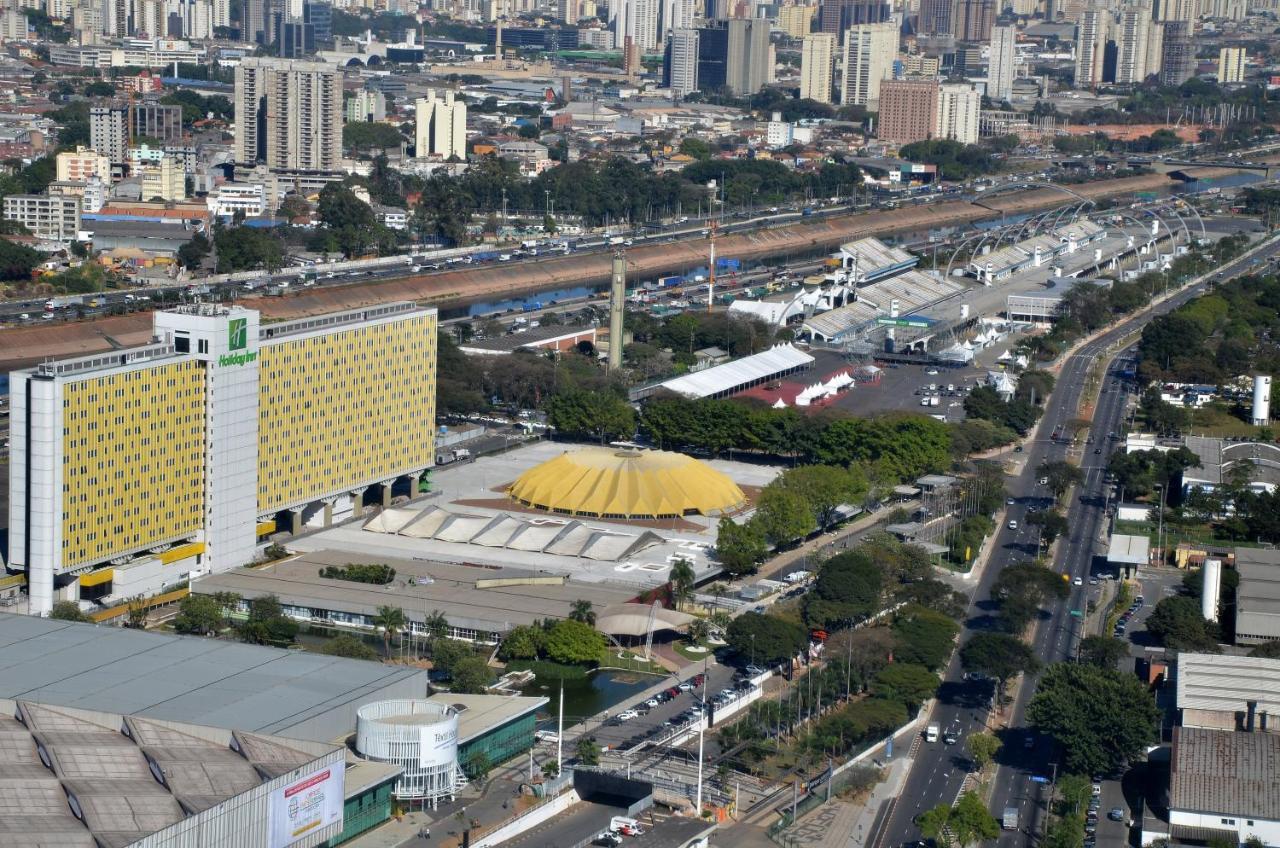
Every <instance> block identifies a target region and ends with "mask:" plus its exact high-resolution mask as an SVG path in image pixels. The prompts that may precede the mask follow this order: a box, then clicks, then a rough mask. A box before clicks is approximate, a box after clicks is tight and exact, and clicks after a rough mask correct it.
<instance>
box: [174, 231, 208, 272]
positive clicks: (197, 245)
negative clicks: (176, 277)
mask: <svg viewBox="0 0 1280 848" xmlns="http://www.w3.org/2000/svg"><path fill="white" fill-rule="evenodd" d="M211 248H212V246H211V245H210V244H209V239H208V238H206V237H205V234H204V233H196V234H195V235H193V236H192V237H191V238H190V239H189V240H188V241H187V242H186V243H185V244H183V245H182V247H180V248H178V263H179V264H180V265H182V267H183V268H186V269H187V270H188V271H191V270H195V269H196V268H199V267H200V265H201V263H203V262H204V258H205V257H206V256H208V255H209V251H210V249H211Z"/></svg>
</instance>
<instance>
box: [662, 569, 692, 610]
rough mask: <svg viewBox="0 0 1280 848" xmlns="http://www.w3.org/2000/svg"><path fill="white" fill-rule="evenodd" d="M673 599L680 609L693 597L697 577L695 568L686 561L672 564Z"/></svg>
mask: <svg viewBox="0 0 1280 848" xmlns="http://www.w3.org/2000/svg"><path fill="white" fill-rule="evenodd" d="M669 579H670V582H671V597H672V598H673V599H674V600H675V604H676V609H680V607H681V606H683V605H684V604H685V603H687V602H688V600H689V599H690V598H692V597H693V584H694V581H695V579H696V578H695V577H694V574H693V566H692V565H690V564H689V561H688V560H686V559H677V560H676V561H675V562H674V563H672V564H671V574H670V577H669Z"/></svg>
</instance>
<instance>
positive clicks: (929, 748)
mask: <svg viewBox="0 0 1280 848" xmlns="http://www.w3.org/2000/svg"><path fill="white" fill-rule="evenodd" d="M1277 253H1280V242H1274V243H1272V244H1270V245H1268V246H1266V247H1264V248H1263V249H1262V250H1261V251H1259V252H1258V253H1256V254H1254V256H1253V257H1251V258H1248V259H1239V260H1236V261H1234V262H1232V263H1229V264H1228V265H1227V266H1225V267H1224V268H1223V269H1221V272H1220V273H1221V274H1222V275H1223V276H1224V277H1232V276H1237V275H1239V274H1242V273H1246V272H1248V271H1249V270H1251V269H1254V268H1255V267H1256V265H1255V263H1254V259H1261V260H1262V261H1266V260H1267V259H1268V258H1270V257H1271V256H1273V255H1275V254H1277ZM1202 289H1203V284H1199V285H1196V286H1193V287H1190V288H1188V289H1185V290H1183V291H1182V292H1180V293H1178V294H1176V295H1174V296H1173V297H1171V298H1169V299H1168V300H1166V301H1165V302H1164V303H1162V304H1160V305H1159V306H1157V307H1155V308H1153V309H1151V310H1149V311H1147V312H1144V313H1142V314H1140V315H1138V316H1135V317H1134V318H1131V319H1129V320H1127V321H1125V322H1123V323H1121V324H1120V325H1118V326H1116V327H1115V328H1113V329H1112V330H1110V331H1108V332H1106V333H1104V334H1103V335H1101V336H1100V337H1098V338H1096V339H1094V340H1092V341H1090V342H1089V343H1088V344H1085V345H1083V346H1081V347H1080V349H1079V350H1077V351H1076V352H1075V353H1074V354H1072V355H1071V356H1070V357H1068V358H1067V360H1066V361H1065V362H1064V363H1063V366H1062V368H1061V371H1060V373H1059V374H1058V382H1057V388H1056V390H1055V391H1054V393H1053V395H1052V397H1051V399H1050V400H1049V402H1048V404H1047V405H1046V408H1045V413H1044V418H1043V421H1042V422H1041V424H1040V428H1039V431H1038V432H1039V434H1040V436H1039V437H1038V438H1037V439H1035V440H1034V441H1033V442H1032V443H1031V444H1029V445H1028V446H1027V448H1026V451H1025V453H1023V454H1022V455H1021V456H1022V457H1023V458H1024V460H1025V462H1024V465H1023V468H1022V469H1021V472H1020V473H1019V474H1018V475H1017V476H1016V477H1013V478H1011V479H1010V480H1009V482H1008V489H1009V491H1010V495H1011V497H1012V498H1013V500H1014V503H1013V504H1012V505H1010V506H1009V507H1008V509H1007V514H1006V517H1005V524H1004V526H1002V527H1001V528H999V529H998V530H997V533H996V537H995V539H994V541H993V544H994V545H995V548H994V550H993V551H992V554H991V557H990V560H989V561H988V563H987V565H986V568H985V570H984V571H983V572H982V574H981V576H980V577H979V578H978V580H977V581H976V584H975V586H974V587H973V590H972V594H971V596H970V605H969V609H968V618H967V620H966V622H965V628H964V632H963V633H962V635H961V639H962V640H964V639H967V638H968V637H969V636H970V635H972V634H973V633H974V632H978V631H981V630H984V629H989V628H990V627H991V626H992V624H993V621H992V615H993V612H994V610H993V608H992V606H991V604H990V595H991V586H992V584H993V583H994V582H995V580H996V578H997V576H998V575H999V573H1000V571H1001V569H1003V568H1004V567H1005V566H1006V565H1009V564H1010V563H1013V562H1019V561H1024V560H1028V559H1030V558H1032V557H1033V556H1034V555H1035V550H1036V544H1037V537H1036V535H1035V533H1034V532H1033V531H1031V530H1029V529H1028V528H1027V526H1026V521H1025V519H1026V513H1027V512H1028V511H1030V510H1032V509H1035V508H1037V507H1038V506H1040V505H1042V504H1043V503H1044V501H1045V499H1046V498H1048V497H1050V493H1049V492H1048V491H1046V490H1045V489H1044V487H1041V486H1039V485H1038V483H1037V477H1038V474H1037V472H1036V468H1037V467H1038V466H1039V465H1040V464H1042V463H1044V462H1046V461H1050V460H1055V459H1065V458H1067V457H1068V452H1069V451H1077V452H1082V453H1081V455H1080V456H1079V461H1080V462H1079V464H1080V468H1081V470H1082V471H1083V472H1084V482H1083V484H1082V485H1081V486H1079V487H1078V489H1077V492H1076V494H1075V496H1074V497H1073V500H1072V502H1071V504H1070V506H1069V508H1068V527H1069V530H1068V533H1067V535H1066V536H1064V537H1063V539H1062V541H1061V542H1060V544H1059V549H1058V553H1057V556H1056V561H1055V565H1054V567H1055V569H1056V570H1057V571H1059V572H1060V573H1062V574H1064V575H1066V576H1067V579H1068V580H1069V581H1071V582H1072V583H1073V584H1074V580H1075V578H1076V577H1079V578H1081V583H1082V585H1081V586H1075V585H1072V587H1071V593H1070V596H1069V597H1068V599H1067V600H1066V601H1064V602H1061V603H1058V604H1055V605H1054V606H1053V607H1052V608H1051V609H1050V610H1048V612H1047V614H1046V615H1045V616H1044V617H1043V618H1042V620H1041V621H1040V622H1039V624H1038V625H1037V626H1036V629H1035V635H1034V641H1033V645H1034V647H1035V651H1036V655H1037V656H1039V657H1040V658H1041V660H1042V661H1044V662H1045V663H1052V662H1058V661H1062V660H1065V659H1069V658H1071V657H1072V656H1074V654H1075V650H1076V645H1077V643H1078V642H1079V640H1080V639H1081V637H1082V636H1083V635H1084V634H1083V633H1082V632H1081V630H1082V627H1083V621H1084V619H1083V618H1080V617H1077V616H1074V615H1072V611H1073V610H1080V611H1083V610H1085V609H1086V605H1087V602H1088V600H1089V596H1090V593H1092V592H1096V589H1095V588H1094V587H1091V586H1090V585H1089V583H1088V578H1089V576H1090V572H1091V570H1092V569H1093V568H1094V561H1095V554H1097V553H1099V552H1100V551H1102V550H1103V536H1104V533H1105V521H1106V514H1105V513H1106V494H1105V485H1106V484H1105V482H1104V476H1105V473H1106V470H1105V469H1106V464H1107V460H1108V457H1109V453H1110V451H1111V450H1113V449H1115V448H1116V444H1115V443H1114V442H1112V441H1111V440H1110V439H1108V433H1110V432H1113V431H1114V432H1117V433H1118V432H1120V430H1121V423H1122V421H1123V418H1124V415H1125V410H1126V405H1127V400H1128V394H1127V393H1128V391H1129V386H1127V385H1126V384H1125V383H1124V382H1123V380H1122V379H1121V377H1120V374H1119V371H1118V367H1117V366H1116V365H1114V364H1110V363H1111V358H1112V357H1113V356H1114V355H1115V354H1116V353H1118V352H1119V350H1118V346H1119V345H1120V344H1121V343H1122V342H1124V340H1125V339H1126V337H1128V336H1130V335H1131V334H1132V333H1134V332H1135V331H1136V330H1139V329H1140V328H1141V327H1143V326H1144V325H1145V324H1146V323H1147V322H1148V321H1150V320H1151V318H1152V317H1154V316H1156V315H1161V314H1164V313H1166V312H1168V311H1169V310H1171V309H1174V308H1176V307H1177V306H1180V305H1181V304H1183V303H1185V302H1186V301H1187V300H1189V299H1191V298H1192V297H1194V296H1196V295H1197V294H1199V293H1200V292H1201V291H1202ZM1100 361H1104V362H1107V363H1109V367H1108V368H1107V371H1106V373H1105V374H1104V375H1101V376H1102V382H1101V390H1100V393H1099V396H1098V401H1097V404H1096V408H1095V410H1094V415H1093V424H1092V428H1091V431H1090V432H1091V433H1092V435H1091V437H1090V438H1091V439H1092V441H1091V442H1088V441H1086V440H1085V439H1084V438H1081V439H1080V441H1079V444H1077V445H1075V446H1072V445H1070V444H1068V443H1067V442H1066V440H1062V442H1061V443H1058V442H1054V441H1052V440H1051V439H1050V434H1052V433H1053V432H1054V431H1055V430H1057V429H1058V428H1059V427H1062V428H1065V427H1066V426H1067V424H1068V422H1069V421H1071V420H1072V419H1073V418H1076V417H1077V415H1078V410H1079V406H1080V401H1081V398H1082V395H1083V393H1084V392H1085V391H1086V389H1087V382H1088V380H1089V379H1090V377H1091V372H1093V375H1094V377H1095V378H1096V377H1097V376H1098V375H1097V374H1096V370H1095V367H1096V366H1097V364H1098V363H1099V362H1100ZM1095 451H1096V452H1095ZM1010 522H1016V529H1014V527H1012V526H1011V525H1010ZM1033 688H1034V681H1032V680H1024V681H1023V682H1022V684H1021V686H1020V687H1019V688H1018V689H1017V690H1016V691H1014V692H1011V693H1010V694H1012V695H1013V696H1014V697H1013V703H1012V704H1010V705H1006V706H1005V707H1004V709H1005V710H1006V711H1007V714H1006V715H1000V716H989V715H988V709H987V708H988V706H989V704H990V699H991V689H990V685H989V684H984V683H980V682H973V681H965V680H963V673H962V670H961V668H960V664H959V658H958V656H955V657H953V658H952V661H951V663H950V665H949V666H948V667H947V669H946V673H945V676H944V682H943V684H942V686H941V688H940V689H939V693H938V699H937V702H936V706H935V707H934V710H933V712H932V714H931V715H930V718H929V721H930V722H931V723H936V724H938V725H939V726H940V727H941V728H942V729H943V730H944V731H946V730H947V729H949V728H954V729H956V730H958V731H959V732H960V733H959V735H960V739H959V742H958V743H957V744H955V745H945V744H943V743H942V742H941V741H939V742H935V743H932V744H930V743H926V742H923V741H921V742H918V743H916V745H915V746H914V747H915V758H914V762H913V765H912V768H911V772H910V774H909V775H908V777H907V780H906V782H905V784H904V786H903V789H902V792H901V793H900V795H899V797H898V798H897V799H896V800H895V801H893V802H891V804H890V806H888V807H887V808H886V812H885V814H884V815H883V817H882V820H881V821H880V822H879V831H878V834H877V836H876V838H875V841H874V844H875V845H877V846H898V845H902V844H904V843H907V842H911V841H914V840H917V839H919V838H920V832H919V829H918V828H917V827H916V826H915V818H916V817H917V816H918V815H919V814H920V813H922V812H924V811H925V810H927V809H930V808H931V807H934V806H936V805H938V804H940V803H951V802H953V801H954V800H955V799H956V798H957V797H958V796H959V794H960V792H961V791H962V789H963V788H964V787H965V786H966V785H967V784H966V777H967V775H968V773H969V770H970V763H969V762H968V757H967V753H966V750H965V747H964V740H965V739H966V738H967V737H968V736H969V735H970V734H972V733H976V732H982V731H984V730H986V729H987V727H988V721H989V719H990V720H991V725H992V726H995V725H996V724H997V723H999V724H1007V725H1008V726H1009V727H1010V728H1012V729H1011V730H1009V731H1006V732H1005V733H1004V737H1003V741H1004V750H1003V752H1002V755H1001V757H1000V760H1001V762H1000V765H999V768H998V771H997V774H996V778H995V781H994V786H993V792H992V799H991V809H992V810H993V811H995V812H996V813H997V814H999V813H1000V812H1001V811H1003V810H1004V809H1005V808H1006V807H1008V806H1016V807H1018V808H1019V810H1020V813H1021V814H1020V818H1019V821H1020V824H1021V826H1020V828H1019V830H1018V831H1016V832H1015V831H1006V832H1003V833H1002V835H1001V838H1000V841H999V842H1000V845H1001V846H1002V847H1003V848H1013V846H1017V845H1024V844H1029V843H1030V841H1031V838H1030V837H1031V836H1032V835H1033V834H1037V833H1039V832H1041V831H1042V829H1043V821H1042V818H1043V811H1044V802H1045V795H1044V793H1043V784H1042V783H1040V782H1038V781H1036V780H1034V779H1033V778H1037V777H1047V776H1049V775H1050V774H1051V773H1052V768H1053V766H1052V761H1053V755H1054V752H1053V750H1052V748H1051V745H1050V744H1049V743H1048V741H1047V740H1043V739H1036V738H1034V737H1032V736H1030V735H1029V734H1028V732H1027V731H1026V730H1025V728H1024V726H1023V711H1024V709H1025V707H1026V703H1027V701H1028V700H1029V698H1030V694H1031V692H1032V690H1033ZM997 719H998V720H999V721H998V722H997V721H996V720H997ZM1028 739H1030V740H1031V741H1030V742H1028ZM1028 745H1029V747H1028Z"/></svg>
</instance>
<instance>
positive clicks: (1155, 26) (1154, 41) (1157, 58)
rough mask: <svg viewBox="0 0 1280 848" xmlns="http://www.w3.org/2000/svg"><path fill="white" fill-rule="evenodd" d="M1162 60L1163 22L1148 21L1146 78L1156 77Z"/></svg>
mask: <svg viewBox="0 0 1280 848" xmlns="http://www.w3.org/2000/svg"><path fill="white" fill-rule="evenodd" d="M1163 60H1164V24H1162V23H1160V22H1159V21H1150V22H1149V23H1148V24H1147V57H1146V62H1147V78H1148V79H1149V78H1151V77H1153V76H1156V77H1158V76H1159V75H1160V71H1161V69H1162V65H1161V62H1162V61H1163Z"/></svg>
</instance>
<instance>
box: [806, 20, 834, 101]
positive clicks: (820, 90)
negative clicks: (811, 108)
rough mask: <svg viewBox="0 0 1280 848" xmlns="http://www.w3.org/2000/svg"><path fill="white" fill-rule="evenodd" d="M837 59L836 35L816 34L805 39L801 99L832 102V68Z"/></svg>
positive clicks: (827, 33)
mask: <svg viewBox="0 0 1280 848" xmlns="http://www.w3.org/2000/svg"><path fill="white" fill-rule="evenodd" d="M835 58H836V37H835V35H833V34H832V33H829V32H814V33H810V34H809V35H806V36H805V37H804V42H803V45H802V46H801V48H800V97H802V98H805V99H808V100H816V101H818V102H819V103H830V102H831V67H832V64H833V62H834V61H835Z"/></svg>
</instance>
